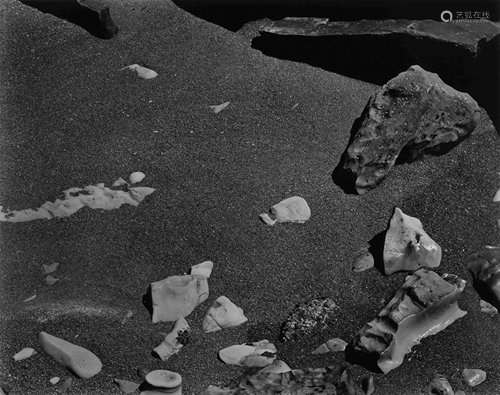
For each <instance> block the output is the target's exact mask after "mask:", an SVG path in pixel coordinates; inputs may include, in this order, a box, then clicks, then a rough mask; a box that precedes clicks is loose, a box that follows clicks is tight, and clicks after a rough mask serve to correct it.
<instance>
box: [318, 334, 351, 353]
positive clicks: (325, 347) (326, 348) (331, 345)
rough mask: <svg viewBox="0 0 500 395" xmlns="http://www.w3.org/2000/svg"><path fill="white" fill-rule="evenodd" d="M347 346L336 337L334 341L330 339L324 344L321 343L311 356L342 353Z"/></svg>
mask: <svg viewBox="0 0 500 395" xmlns="http://www.w3.org/2000/svg"><path fill="white" fill-rule="evenodd" d="M346 346H347V342H346V341H344V340H342V339H339V338H338V337H337V338H335V339H330V340H328V341H327V342H326V343H323V344H322V345H321V346H319V347H318V348H317V349H316V350H314V351H313V352H312V353H313V354H325V353H327V352H330V351H333V352H339V351H344V350H345V348H346Z"/></svg>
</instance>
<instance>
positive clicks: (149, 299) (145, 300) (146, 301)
mask: <svg viewBox="0 0 500 395" xmlns="http://www.w3.org/2000/svg"><path fill="white" fill-rule="evenodd" d="M142 304H143V305H144V307H145V308H146V309H148V311H149V314H150V315H151V317H152V316H153V296H152V294H151V286H150V287H148V290H147V292H146V293H145V294H144V295H143V296H142Z"/></svg>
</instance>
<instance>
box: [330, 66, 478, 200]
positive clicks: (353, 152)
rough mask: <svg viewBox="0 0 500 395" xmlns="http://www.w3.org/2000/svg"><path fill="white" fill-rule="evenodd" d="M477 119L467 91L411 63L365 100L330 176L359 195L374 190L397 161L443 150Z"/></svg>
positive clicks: (466, 135) (474, 123)
mask: <svg viewBox="0 0 500 395" xmlns="http://www.w3.org/2000/svg"><path fill="white" fill-rule="evenodd" d="M478 121H479V107H478V105H477V103H476V101H475V100H474V99H472V97H471V96H470V95H469V94H467V93H462V92H458V91H457V90H455V89H453V88H452V87H451V86H449V85H446V84H445V83H444V82H443V81H442V80H441V79H440V78H439V76H438V75H437V74H435V73H429V72H427V71H425V70H424V69H422V68H421V67H420V66H411V67H410V68H409V69H408V70H407V71H405V72H403V73H400V74H399V75H398V76H397V77H395V78H393V79H392V80H390V81H389V82H388V83H387V84H385V85H384V86H383V87H382V88H381V89H380V90H379V91H378V92H377V93H376V94H374V95H373V96H372V97H371V98H370V99H369V101H368V104H367V105H366V107H365V109H364V111H363V113H362V115H361V118H360V119H358V120H356V122H355V124H354V126H353V129H352V131H351V133H352V134H351V139H350V142H349V146H348V147H347V149H346V151H345V152H344V154H343V156H342V158H341V161H340V164H339V166H337V169H336V170H335V171H334V180H335V181H336V182H337V184H339V185H342V184H343V185H344V186H346V187H347V189H349V188H352V187H354V188H355V190H356V191H357V192H358V193H359V194H363V193H365V192H366V191H368V190H369V189H372V188H375V187H376V186H377V185H378V184H379V183H380V182H381V181H382V180H383V179H384V178H385V177H386V176H387V174H388V173H389V171H390V170H391V168H392V167H393V166H394V165H395V164H396V162H398V163H411V162H413V161H416V160H420V159H424V158H425V157H427V156H429V155H441V154H444V153H446V152H448V151H449V150H450V149H451V148H453V147H454V146H456V145H457V144H459V143H460V142H461V141H462V140H464V139H465V138H467V137H469V136H470V134H471V133H472V131H473V130H474V128H475V127H476V125H477V123H478ZM349 184H351V185H349ZM352 184H353V185H352Z"/></svg>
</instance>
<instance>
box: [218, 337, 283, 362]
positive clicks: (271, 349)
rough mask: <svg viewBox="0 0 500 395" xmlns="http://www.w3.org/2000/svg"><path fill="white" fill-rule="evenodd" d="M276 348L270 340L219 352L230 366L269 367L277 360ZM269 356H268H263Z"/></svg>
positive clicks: (232, 347)
mask: <svg viewBox="0 0 500 395" xmlns="http://www.w3.org/2000/svg"><path fill="white" fill-rule="evenodd" d="M276 351H277V350H276V347H275V346H274V344H272V343H269V341H268V340H261V341H259V342H256V343H247V344H241V345H235V346H231V347H227V348H225V349H223V350H221V351H219V357H220V359H222V361H224V362H225V363H227V364H228V365H238V366H259V367H263V366H267V365H270V364H272V363H273V361H274V360H275V359H276ZM263 354H267V355H263Z"/></svg>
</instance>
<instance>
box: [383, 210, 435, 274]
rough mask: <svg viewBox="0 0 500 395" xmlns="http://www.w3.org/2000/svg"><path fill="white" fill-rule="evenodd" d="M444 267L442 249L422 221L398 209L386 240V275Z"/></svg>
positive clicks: (392, 219) (395, 211)
mask: <svg viewBox="0 0 500 395" xmlns="http://www.w3.org/2000/svg"><path fill="white" fill-rule="evenodd" d="M440 263H441V247H440V246H439V245H438V244H437V243H436V242H435V241H434V240H432V239H431V238H430V237H429V235H428V234H427V233H425V231H424V229H423V227H422V223H421V222H420V220H419V219H417V218H414V217H410V216H409V215H406V214H404V213H403V212H402V211H401V210H400V209H399V208H398V207H396V208H395V209H394V214H393V216H392V218H391V223H390V225H389V229H388V230H387V233H386V236H385V244H384V269H385V274H386V275H388V276H389V275H391V274H393V273H396V272H400V271H414V270H417V269H419V268H420V267H422V266H425V267H437V266H439V264H440Z"/></svg>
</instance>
